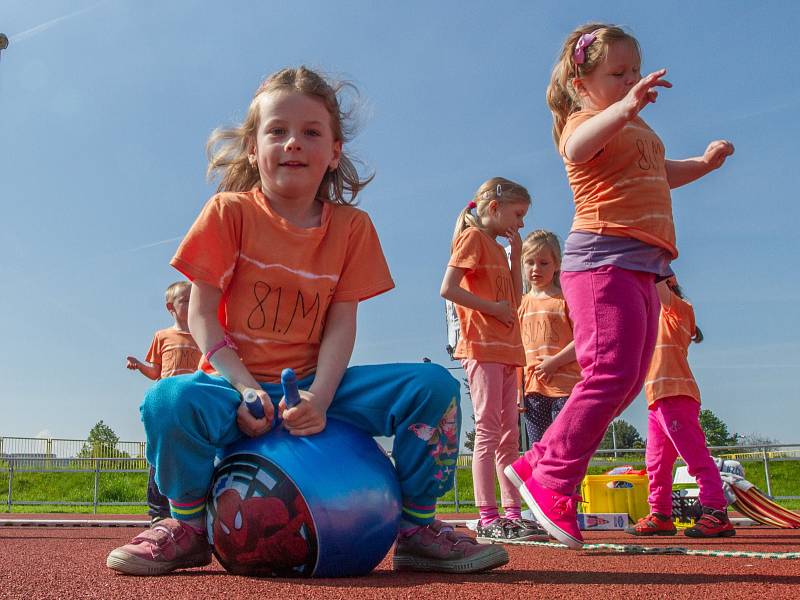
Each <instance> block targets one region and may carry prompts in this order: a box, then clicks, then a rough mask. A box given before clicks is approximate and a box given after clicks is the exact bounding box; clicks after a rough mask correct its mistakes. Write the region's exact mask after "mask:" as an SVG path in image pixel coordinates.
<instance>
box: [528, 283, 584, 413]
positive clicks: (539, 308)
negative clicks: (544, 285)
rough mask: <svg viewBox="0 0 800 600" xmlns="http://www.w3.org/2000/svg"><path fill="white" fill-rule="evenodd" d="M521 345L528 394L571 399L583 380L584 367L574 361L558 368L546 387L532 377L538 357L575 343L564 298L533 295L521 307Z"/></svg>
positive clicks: (529, 295)
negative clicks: (582, 371)
mask: <svg viewBox="0 0 800 600" xmlns="http://www.w3.org/2000/svg"><path fill="white" fill-rule="evenodd" d="M519 322H520V325H521V327H522V345H523V346H524V347H525V362H526V363H527V364H526V367H525V393H526V394H542V395H543V396H547V397H549V398H561V397H563V396H569V395H570V394H571V393H572V388H573V387H575V384H576V383H578V381H580V379H581V368H580V367H579V366H578V363H577V361H572V362H571V363H568V364H566V365H563V366H562V367H561V368H559V369H558V370H557V371H556V372H555V373H554V374H553V377H552V378H551V379H550V383H548V384H544V383H542V382H541V381H539V380H538V379H537V378H536V377H535V376H534V374H533V369H534V367H535V366H536V365H537V364H538V362H539V361H536V360H534V359H535V357H537V356H553V355H554V354H558V353H559V352H561V350H563V349H564V347H565V346H566V345H567V344H569V343H570V342H571V341H572V339H573V338H572V323H571V322H570V320H569V312H568V311H567V303H566V301H565V300H564V298H563V296H558V297H550V298H536V297H534V296H532V295H531V294H530V293H528V294H525V295H524V296H523V297H522V302H521V303H520V305H519Z"/></svg>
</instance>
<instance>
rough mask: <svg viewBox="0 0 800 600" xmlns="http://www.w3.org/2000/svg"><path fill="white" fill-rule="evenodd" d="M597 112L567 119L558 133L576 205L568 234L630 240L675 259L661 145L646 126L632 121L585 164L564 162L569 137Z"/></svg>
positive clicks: (669, 202)
mask: <svg viewBox="0 0 800 600" xmlns="http://www.w3.org/2000/svg"><path fill="white" fill-rule="evenodd" d="M597 112H598V111H589V110H582V111H579V112H576V113H573V114H571V115H570V116H569V117H568V118H567V123H566V124H565V126H564V130H563V132H562V133H561V140H560V143H559V152H560V153H561V155H562V157H563V159H564V164H565V166H566V170H567V177H568V179H569V184H570V187H571V188H572V193H573V195H574V199H575V218H574V220H573V222H572V231H590V232H593V233H598V234H601V235H615V236H619V237H630V238H634V239H637V240H640V241H642V242H645V243H646V244H650V245H652V246H658V247H660V248H664V249H665V250H667V251H668V252H669V253H670V254H671V255H672V257H673V258H676V257H677V256H678V249H677V248H676V246H675V225H674V223H673V220H672V197H671V195H670V188H669V183H668V182H667V170H666V163H665V157H664V144H663V143H662V142H661V139H660V138H659V137H658V136H657V135H656V134H655V132H654V131H653V130H652V129H650V127H648V125H647V123H645V122H644V121H643V120H642V119H641V118H639V117H635V118H634V119H633V120H631V121H630V122H628V123H627V124H626V125H625V126H624V127H623V128H622V129H621V130H620V131H619V132H618V133H617V134H616V135H615V136H614V137H613V138H611V140H610V141H609V142H608V143H607V144H606V145H605V146H604V147H603V149H602V150H601V151H600V152H598V153H597V155H596V156H595V157H594V158H592V159H591V160H589V161H587V162H585V163H580V164H576V163H573V162H570V161H569V160H568V159H567V158H566V156H565V154H564V152H565V150H564V149H565V147H566V143H567V140H568V139H569V137H570V135H572V133H573V132H574V131H575V129H576V128H577V127H578V125H580V124H581V123H583V122H585V121H586V120H587V119H589V118H591V117H593V116H594V115H596V114H597Z"/></svg>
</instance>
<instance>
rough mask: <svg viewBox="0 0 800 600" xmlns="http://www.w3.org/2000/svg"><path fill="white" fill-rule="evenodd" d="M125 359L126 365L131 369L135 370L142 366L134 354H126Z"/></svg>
mask: <svg viewBox="0 0 800 600" xmlns="http://www.w3.org/2000/svg"><path fill="white" fill-rule="evenodd" d="M126 360H127V361H128V364H127V365H126V367H128V368H129V369H131V370H132V371H135V370H136V369H139V368H141V366H142V363H141V361H140V360H139V359H138V358H136V357H135V356H128V357H127V359H126Z"/></svg>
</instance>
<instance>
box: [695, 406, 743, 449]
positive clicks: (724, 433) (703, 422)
mask: <svg viewBox="0 0 800 600" xmlns="http://www.w3.org/2000/svg"><path fill="white" fill-rule="evenodd" d="M700 427H701V428H702V429H703V433H705V434H706V443H707V444H708V445H709V446H735V445H736V441H737V439H738V437H739V436H738V434H736V433H734V434H733V435H731V434H730V433H729V432H728V426H727V425H725V423H724V422H723V421H722V419H720V418H719V417H718V416H717V415H715V414H714V413H713V412H711V411H710V410H709V409H707V408H704V409H703V410H701V411H700Z"/></svg>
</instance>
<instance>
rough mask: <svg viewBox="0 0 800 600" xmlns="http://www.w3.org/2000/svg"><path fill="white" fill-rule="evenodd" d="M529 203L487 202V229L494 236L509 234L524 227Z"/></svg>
mask: <svg viewBox="0 0 800 600" xmlns="http://www.w3.org/2000/svg"><path fill="white" fill-rule="evenodd" d="M529 207H530V204H528V203H527V202H498V201H497V200H492V201H491V202H489V210H488V219H487V221H488V222H487V225H488V227H487V229H489V231H490V233H492V234H493V235H495V236H498V235H511V234H514V233H517V232H518V231H519V230H520V229H522V228H523V227H525V221H524V219H525V215H526V214H528V208H529Z"/></svg>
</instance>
